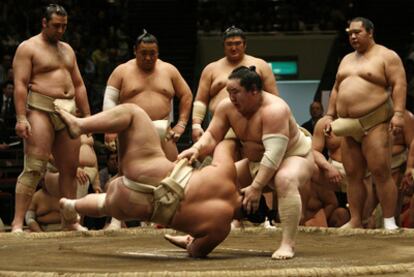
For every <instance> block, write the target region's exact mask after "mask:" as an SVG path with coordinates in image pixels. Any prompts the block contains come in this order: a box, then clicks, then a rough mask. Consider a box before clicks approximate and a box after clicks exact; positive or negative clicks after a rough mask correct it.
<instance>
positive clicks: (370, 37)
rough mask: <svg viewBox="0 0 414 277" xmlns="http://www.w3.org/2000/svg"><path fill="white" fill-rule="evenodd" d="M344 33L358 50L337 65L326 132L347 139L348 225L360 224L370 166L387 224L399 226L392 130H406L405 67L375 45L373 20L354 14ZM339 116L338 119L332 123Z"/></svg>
mask: <svg viewBox="0 0 414 277" xmlns="http://www.w3.org/2000/svg"><path fill="white" fill-rule="evenodd" d="M346 31H347V32H348V35H349V42H350V44H351V46H352V47H353V48H354V49H355V51H354V52H352V53H350V54H348V55H346V56H345V57H344V58H343V59H342V61H341V63H340V65H339V68H338V72H337V75H336V81H335V84H334V87H333V89H332V93H331V97H330V100H329V108H328V111H327V115H326V116H328V117H330V119H329V120H328V121H327V125H326V127H327V131H328V132H329V131H333V133H334V134H336V135H337V136H343V137H344V140H343V143H342V145H341V147H342V161H343V164H344V167H345V171H346V173H347V176H348V181H349V186H348V201H349V208H350V212H351V220H350V221H349V222H348V223H347V224H346V225H345V226H344V227H349V228H361V227H362V214H363V207H364V203H365V199H366V190H365V188H364V186H363V179H364V176H365V173H366V170H367V169H368V170H369V171H370V172H371V173H372V176H373V178H374V182H375V185H376V189H377V193H378V198H379V201H380V203H381V206H382V209H383V215H384V227H385V229H396V228H398V227H397V225H396V224H395V218H394V212H395V208H396V202H397V187H396V186H395V183H394V181H393V179H392V176H391V148H392V138H391V132H393V133H399V132H402V130H403V127H404V117H403V116H404V111H405V101H406V87H407V84H406V80H405V73H404V67H403V64H402V62H401V59H400V58H399V57H398V55H397V54H396V53H395V52H394V51H392V50H390V49H388V48H386V47H384V46H382V45H379V44H376V43H375V41H374V24H373V23H372V22H371V21H370V20H368V19H366V18H363V17H357V18H354V19H353V20H351V22H350V25H349V28H347V30H346ZM389 91H390V93H389ZM391 99H392V101H391ZM336 116H338V119H336V120H335V121H333V119H334V118H335V117H336Z"/></svg>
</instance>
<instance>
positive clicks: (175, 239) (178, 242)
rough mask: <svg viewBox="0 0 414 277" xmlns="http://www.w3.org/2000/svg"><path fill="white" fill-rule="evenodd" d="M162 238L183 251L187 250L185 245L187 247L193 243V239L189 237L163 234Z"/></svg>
mask: <svg viewBox="0 0 414 277" xmlns="http://www.w3.org/2000/svg"><path fill="white" fill-rule="evenodd" d="M164 238H165V239H166V240H168V241H169V242H170V243H172V244H174V245H175V246H178V247H180V248H183V249H187V245H189V244H190V243H191V242H192V241H193V238H192V237H191V236H190V235H185V236H172V235H168V234H165V235H164Z"/></svg>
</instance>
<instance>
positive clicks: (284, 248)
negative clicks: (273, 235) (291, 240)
mask: <svg viewBox="0 0 414 277" xmlns="http://www.w3.org/2000/svg"><path fill="white" fill-rule="evenodd" d="M294 256H295V248H294V247H293V246H292V245H289V244H287V243H282V244H281V245H280V247H279V249H278V250H276V251H275V252H274V253H273V255H272V259H274V260H287V259H292V258H293V257H294Z"/></svg>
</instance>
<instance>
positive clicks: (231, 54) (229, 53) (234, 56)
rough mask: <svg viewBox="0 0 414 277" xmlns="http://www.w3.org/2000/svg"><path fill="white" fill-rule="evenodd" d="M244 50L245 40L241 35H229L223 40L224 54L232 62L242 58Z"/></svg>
mask: <svg viewBox="0 0 414 277" xmlns="http://www.w3.org/2000/svg"><path fill="white" fill-rule="evenodd" d="M245 51H246V42H245V41H244V40H243V38H242V37H239V36H235V37H229V38H227V39H226V40H225V41H224V54H225V55H226V57H227V59H229V60H230V61H232V62H238V61H240V60H241V59H243V56H244V53H245Z"/></svg>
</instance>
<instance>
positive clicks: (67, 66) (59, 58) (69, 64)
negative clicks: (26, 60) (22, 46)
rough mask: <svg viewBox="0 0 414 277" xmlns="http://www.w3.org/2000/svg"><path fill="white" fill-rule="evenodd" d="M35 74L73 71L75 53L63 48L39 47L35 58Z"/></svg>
mask: <svg viewBox="0 0 414 277" xmlns="http://www.w3.org/2000/svg"><path fill="white" fill-rule="evenodd" d="M32 64H33V71H34V73H47V72H51V71H55V70H62V69H63V70H67V71H72V68H73V66H74V57H73V53H72V52H70V51H69V49H66V48H65V47H63V46H60V45H58V46H50V45H46V46H44V47H38V48H37V49H36V51H35V54H34V56H33V63H32Z"/></svg>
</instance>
